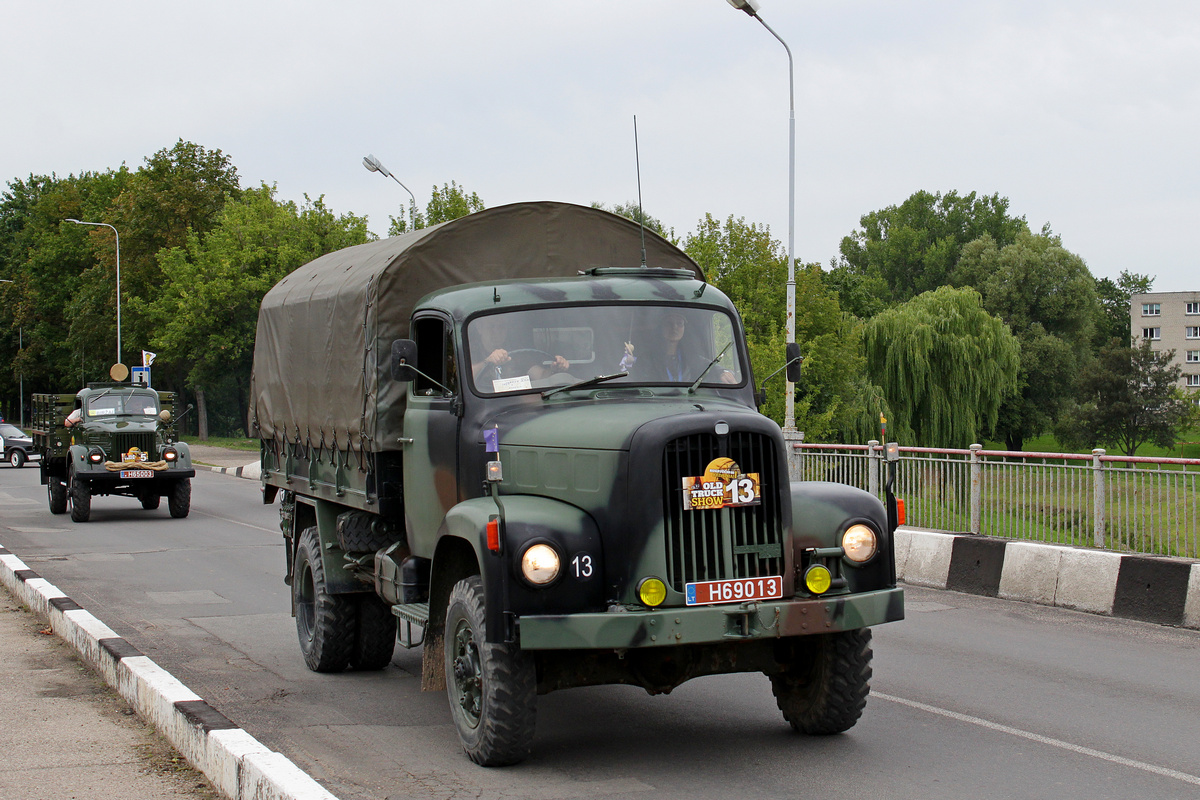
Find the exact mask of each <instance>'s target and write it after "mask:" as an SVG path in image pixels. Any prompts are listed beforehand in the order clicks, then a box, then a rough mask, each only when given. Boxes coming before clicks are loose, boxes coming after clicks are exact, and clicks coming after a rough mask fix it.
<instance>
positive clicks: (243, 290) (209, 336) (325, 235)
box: [139, 185, 370, 439]
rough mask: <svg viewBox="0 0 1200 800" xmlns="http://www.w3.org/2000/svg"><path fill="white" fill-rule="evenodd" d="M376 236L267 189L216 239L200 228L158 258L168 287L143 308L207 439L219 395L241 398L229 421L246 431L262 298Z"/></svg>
mask: <svg viewBox="0 0 1200 800" xmlns="http://www.w3.org/2000/svg"><path fill="white" fill-rule="evenodd" d="M369 238H370V233H369V231H368V230H367V222H366V219H365V218H363V217H358V216H355V215H353V214H345V215H342V216H336V215H335V214H334V213H333V212H332V211H331V210H330V209H329V208H328V207H327V206H326V205H325V202H324V198H321V197H319V198H317V199H316V200H310V199H309V198H308V197H307V196H306V197H305V204H304V205H303V206H302V207H297V205H296V204H295V203H293V202H280V201H278V200H277V199H276V198H275V188H274V187H273V186H267V185H263V186H261V187H260V188H258V189H248V190H246V191H245V192H244V193H242V196H241V197H240V198H239V199H238V200H233V201H230V202H229V203H227V204H226V205H225V207H224V208H223V209H222V211H221V212H220V213H219V214H218V216H217V219H216V221H215V225H214V226H213V227H212V229H211V230H210V231H209V232H208V233H206V234H200V233H198V232H196V231H194V230H193V231H191V232H190V233H189V234H188V236H187V241H186V242H185V244H184V245H183V246H181V247H171V248H167V249H164V250H162V251H161V252H160V253H159V264H160V267H161V270H162V274H163V275H164V277H165V279H166V280H165V283H164V285H163V286H162V287H161V288H160V290H159V291H157V292H156V293H155V294H154V295H153V296H151V297H148V298H145V299H144V300H143V301H142V303H141V305H140V308H139V310H140V312H141V313H142V314H143V315H144V316H145V317H146V319H148V320H150V321H151V322H152V327H153V330H154V334H153V336H152V338H151V341H150V346H151V347H152V348H153V349H155V351H156V352H157V353H158V355H159V359H160V360H162V361H164V362H167V363H174V364H177V365H180V366H182V367H183V368H184V369H185V370H186V382H187V385H188V386H190V387H192V388H193V389H194V390H195V391H196V395H197V400H198V403H197V404H198V406H199V407H200V408H199V411H200V413H199V414H198V415H197V416H198V420H199V427H200V438H202V439H203V438H207V434H208V413H207V412H208V405H209V404H210V403H209V399H210V397H211V396H212V395H213V394H221V393H223V392H232V393H233V394H234V403H233V405H234V407H235V409H236V413H229V414H226V415H225V416H226V417H228V418H231V419H236V420H237V426H238V427H239V428H240V427H242V426H244V425H245V420H246V409H247V406H246V404H247V396H248V394H247V392H248V388H249V379H250V371H251V367H252V362H253V355H254V336H255V328H256V325H257V322H258V307H259V305H260V304H261V302H262V298H263V295H265V294H266V293H267V291H268V290H269V289H270V288H271V287H272V286H274V285H275V284H276V283H277V282H278V281H279V280H280V279H281V278H283V277H284V276H285V275H287V274H288V273H290V272H291V271H292V270H294V269H296V268H297V267H299V266H301V265H302V264H305V263H307V262H308V261H311V260H312V259H314V258H316V257H318V256H320V255H322V254H324V253H328V252H331V251H333V250H339V249H341V248H343V247H349V246H351V245H355V244H361V243H363V242H366V241H368V239H369ZM157 363H158V362H156V364H157Z"/></svg>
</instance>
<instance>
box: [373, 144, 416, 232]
mask: <svg viewBox="0 0 1200 800" xmlns="http://www.w3.org/2000/svg"><path fill="white" fill-rule="evenodd" d="M363 166H364V167H366V168H367V169H369V170H370V171H371V172H378V173H379V174H380V175H386V176H388V177H389V178H391V179H392V180H394V181H395V182H396V183H400V179H399V178H397V177H396V176H395V175H393V174H392V173H391V172H390V171H389V170H388V168H387V167H385V166H384V165H383V162H382V161H380V160H379V159H378V158H376V157H375V156H373V155H366V156H363ZM400 188H402V189H404V191H406V192H408V196H409V197H411V198H412V208H411V211H410V212H409V217H410V219H411V220H412V225H413V229H414V230H415V229H416V227H417V198H416V197H415V196H414V195H413V193H412V190H411V189H409V188H408V187H407V186H405V185H404V184H403V183H400Z"/></svg>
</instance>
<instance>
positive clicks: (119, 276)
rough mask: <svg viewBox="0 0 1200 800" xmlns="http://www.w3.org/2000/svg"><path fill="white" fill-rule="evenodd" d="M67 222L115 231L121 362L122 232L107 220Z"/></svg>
mask: <svg viewBox="0 0 1200 800" xmlns="http://www.w3.org/2000/svg"><path fill="white" fill-rule="evenodd" d="M66 221H67V222H73V223H75V224H76V225H101V226H103V227H105V228H109V229H111V230H112V232H113V236H116V237H117V363H118V364H120V363H121V234H119V233H117V229H116V228H114V227H113V226H112V225H109V224H108V223H107V222H84V221H83V220H78V219H67V220H66Z"/></svg>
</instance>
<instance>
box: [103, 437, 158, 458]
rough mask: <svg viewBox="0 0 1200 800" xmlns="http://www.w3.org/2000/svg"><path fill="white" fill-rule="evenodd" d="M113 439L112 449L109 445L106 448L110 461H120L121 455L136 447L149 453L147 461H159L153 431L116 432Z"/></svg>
mask: <svg viewBox="0 0 1200 800" xmlns="http://www.w3.org/2000/svg"><path fill="white" fill-rule="evenodd" d="M111 441H112V445H111V446H112V450H111V451H109V450H108V446H107V445H106V446H105V448H104V450H105V455H106V456H108V460H109V461H120V460H121V456H122V455H124V454H125V453H128V452H129V450H130V449H131V448H134V447H136V448H137V449H139V450H141V451H142V452H143V453H147V454H148V455H147V456H146V460H147V461H158V446H157V445H156V443H155V437H154V434H153V433H114V434H113V435H112V439H111Z"/></svg>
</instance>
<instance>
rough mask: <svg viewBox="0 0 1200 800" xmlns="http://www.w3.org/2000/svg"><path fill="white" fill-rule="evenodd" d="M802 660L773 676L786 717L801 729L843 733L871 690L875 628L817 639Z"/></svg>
mask: <svg viewBox="0 0 1200 800" xmlns="http://www.w3.org/2000/svg"><path fill="white" fill-rule="evenodd" d="M813 639H814V641H813V642H812V645H813V648H812V650H811V651H809V652H808V653H806V654H805V655H804V656H803V657H802V658H801V659H800V661H799V663H795V664H792V665H790V666H789V668H788V669H787V670H786V671H784V672H782V673H780V674H777V675H772V676H771V689H772V691H773V692H774V693H775V701H776V703H778V705H779V710H780V711H782V712H783V716H784V719H786V720H787V721H788V722H789V723H791V725H792V727H793V728H794V729H795V730H796V731H798V732H800V733H807V734H814V735H828V734H834V733H842V732H844V731H848V730H850V728H853V727H854V723H856V722H858V718H859V717H860V716H862V712H863V708H865V707H866V705H867V695H868V694H869V693H870V691H871V683H870V681H871V629H870V628H861V629H859V630H856V631H845V632H842V633H830V634H825V635H822V636H819V637H813Z"/></svg>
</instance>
